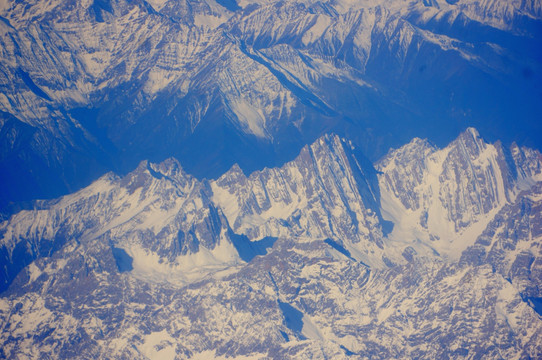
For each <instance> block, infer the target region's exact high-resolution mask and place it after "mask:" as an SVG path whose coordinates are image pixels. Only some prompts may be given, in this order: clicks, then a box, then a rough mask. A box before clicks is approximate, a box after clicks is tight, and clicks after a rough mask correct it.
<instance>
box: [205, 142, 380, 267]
mask: <svg viewBox="0 0 542 360" xmlns="http://www.w3.org/2000/svg"><path fill="white" fill-rule="evenodd" d="M356 155H357V156H358V157H356ZM356 155H355V151H354V149H353V148H352V145H350V144H348V143H346V142H345V141H344V140H341V139H340V138H339V137H338V136H336V135H335V136H324V137H322V138H320V139H319V140H317V141H316V142H315V143H314V144H312V145H311V146H307V147H305V148H303V150H301V153H300V154H299V156H298V157H297V158H296V159H295V160H294V161H292V162H289V163H287V164H285V165H284V166H283V167H281V168H275V169H265V170H263V171H258V172H254V173H252V174H251V175H250V176H249V177H248V178H247V177H246V176H245V175H244V174H243V173H242V172H241V170H240V169H239V168H237V167H235V168H233V169H231V170H230V171H229V172H227V173H226V174H224V175H223V176H222V177H220V178H219V179H218V180H216V181H214V182H212V184H211V188H212V190H213V200H214V201H215V203H216V204H217V205H218V206H219V207H221V208H222V209H224V213H225V215H226V216H227V218H228V220H229V222H230V224H232V227H233V229H234V231H236V232H237V233H242V234H245V235H247V236H248V237H249V239H252V240H257V239H261V238H263V237H296V238H306V239H322V240H323V239H326V238H332V239H336V240H337V241H339V242H340V243H343V245H345V247H346V248H347V249H348V250H350V251H351V252H353V253H355V255H356V257H358V258H359V257H361V258H362V259H363V261H366V262H369V263H372V262H374V259H371V258H375V257H376V256H374V252H375V251H377V252H381V249H382V248H383V242H382V237H383V231H382V224H381V221H380V220H381V218H380V217H379V215H380V212H379V207H378V204H379V200H380V199H379V192H378V187H377V182H376V180H377V179H376V173H375V171H374V169H373V168H372V166H371V165H370V164H367V163H364V161H366V160H365V159H364V158H363V157H362V156H360V155H361V154H359V153H358V154H356ZM369 254H371V255H369ZM376 258H377V257H376Z"/></svg>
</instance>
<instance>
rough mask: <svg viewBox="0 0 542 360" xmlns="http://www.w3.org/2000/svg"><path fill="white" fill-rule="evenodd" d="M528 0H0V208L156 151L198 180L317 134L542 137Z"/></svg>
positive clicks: (538, 35)
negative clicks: (470, 131) (472, 132)
mask: <svg viewBox="0 0 542 360" xmlns="http://www.w3.org/2000/svg"><path fill="white" fill-rule="evenodd" d="M541 49H542V3H541V1H540V0H383V1H376V0H355V1H354V0H329V1H328V0H323V1H317V0H288V1H280V0H241V1H239V2H236V0H149V1H145V0H25V1H19V0H17V1H16V0H1V1H0V59H1V61H0V149H1V150H0V182H1V184H2V186H1V187H0V212H1V213H3V214H4V217H5V216H8V215H9V214H11V213H13V212H16V211H17V210H20V209H22V208H29V207H30V205H28V204H26V205H25V203H23V201H30V200H34V199H36V198H55V197H58V196H60V195H65V194H67V193H69V192H73V191H75V190H78V189H80V188H82V187H84V186H87V185H89V184H90V183H91V182H92V181H93V180H96V179H97V178H98V177H99V176H101V175H103V174H104V173H106V172H108V171H115V172H116V173H119V174H126V173H128V172H129V171H131V170H132V169H133V168H135V167H136V166H137V164H138V163H139V162H141V161H143V160H150V161H153V162H161V161H163V160H165V159H167V158H169V157H172V156H173V157H175V158H177V159H179V161H181V163H182V164H183V167H184V168H185V169H186V170H187V171H188V172H189V173H190V174H193V175H194V176H196V177H197V178H198V179H202V178H213V179H216V178H217V177H219V176H221V175H222V174H223V173H225V172H226V171H227V170H228V169H229V168H230V167H231V166H233V165H234V164H238V165H239V166H240V168H241V169H243V171H245V172H247V173H252V172H253V171H255V170H261V169H263V168H264V167H265V166H267V167H277V166H281V165H283V164H284V163H285V162H288V161H291V160H292V159H293V158H294V157H295V156H296V155H297V154H298V153H299V151H300V150H301V149H302V147H303V146H304V145H306V144H310V143H313V142H314V141H315V140H316V139H317V138H319V137H320V136H322V135H324V134H326V133H335V134H338V135H339V136H343V137H347V138H348V139H349V140H350V141H352V142H353V143H354V145H355V146H357V147H358V148H360V149H361V150H362V151H363V152H364V153H365V154H366V156H367V157H368V158H369V159H371V160H373V161H375V160H377V159H379V158H380V157H381V156H383V155H385V154H386V153H387V151H388V150H389V148H390V147H399V146H401V145H403V144H404V143H407V142H408V141H410V140H411V139H412V138H414V137H420V138H428V139H429V140H431V141H432V142H434V143H435V144H437V145H438V146H440V147H444V146H446V145H447V144H448V143H449V142H450V141H452V140H453V139H454V138H455V137H456V136H457V135H458V134H459V133H460V132H462V131H463V130H464V129H466V128H467V127H469V126H474V127H476V128H477V129H479V130H480V131H482V133H484V134H485V136H486V137H487V138H488V139H489V140H490V141H497V140H501V141H503V143H504V144H507V145H509V144H511V143H512V142H514V141H515V142H516V143H518V144H519V145H520V146H528V147H531V148H538V149H540V148H542V137H541V136H540V134H541V133H542V123H541V122H540V114H541V113H542V87H541V85H540V84H542V65H541V64H542V51H541Z"/></svg>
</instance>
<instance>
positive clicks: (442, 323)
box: [0, 128, 542, 359]
mask: <svg viewBox="0 0 542 360" xmlns="http://www.w3.org/2000/svg"><path fill="white" fill-rule="evenodd" d="M541 209H542V155H541V154H540V152H538V151H536V150H532V149H528V148H525V147H518V146H517V145H515V144H514V145H512V146H511V147H510V148H506V147H504V146H503V145H502V144H501V143H499V142H497V143H494V144H489V143H487V142H485V141H484V140H483V139H482V138H481V137H480V135H479V134H478V132H477V131H476V130H475V129H473V128H469V129H467V130H466V131H465V132H463V133H462V134H461V135H460V136H459V137H458V138H457V139H455V140H454V141H453V142H451V143H450V144H449V145H448V146H446V147H445V148H442V149H440V148H438V147H436V146H434V145H431V144H430V143H429V142H428V141H426V140H420V139H419V138H415V139H414V140H412V141H411V142H410V143H408V144H406V145H404V146H402V147H400V148H398V149H392V150H391V151H390V152H389V153H388V154H387V155H386V156H384V157H383V158H382V159H381V160H379V161H378V162H377V163H375V164H374V165H373V164H371V163H370V162H369V161H368V160H367V158H365V157H364V156H363V154H362V153H361V152H360V151H359V150H358V149H356V148H355V147H354V146H353V145H352V144H351V143H350V142H349V141H347V140H344V139H342V138H340V137H339V136H337V135H325V136H323V137H321V138H319V139H317V140H316V141H315V142H314V143H313V144H311V145H310V146H305V147H304V148H303V149H302V150H301V152H300V153H299V155H298V156H297V157H296V158H295V159H294V160H293V161H291V162H288V163H286V164H284V165H283V166H282V167H279V168H265V169H263V170H261V171H256V172H253V173H252V174H250V175H249V176H247V175H246V174H245V173H244V172H243V171H242V170H241V169H240V168H239V167H238V166H233V167H232V168H231V169H230V170H229V171H227V172H226V173H225V174H224V175H222V176H221V177H220V178H218V179H217V180H212V181H209V180H202V181H200V180H197V179H196V178H194V177H193V176H191V175H189V174H188V173H187V172H186V171H185V170H183V168H182V166H181V164H180V163H179V162H178V161H177V160H175V159H168V160H165V161H164V162H161V163H151V162H148V161H144V162H141V163H140V164H139V166H138V167H137V168H136V169H135V170H133V171H132V172H130V173H128V174H127V175H125V176H122V177H119V176H117V175H114V174H113V173H109V174H107V175H104V176H102V177H101V178H100V179H98V180H97V181H95V182H93V183H92V184H91V185H90V186H88V187H86V188H84V189H82V190H80V191H78V192H76V193H73V194H71V195H67V196H64V197H61V198H59V199H56V200H51V201H40V202H35V203H34V208H33V209H30V210H24V211H21V212H19V213H17V214H14V215H13V216H11V217H10V218H9V220H7V221H4V222H3V223H2V224H1V225H0V234H1V247H0V256H2V258H1V263H2V264H3V267H2V269H1V271H2V273H1V275H0V276H1V278H0V279H1V281H2V282H1V283H0V286H1V289H2V291H3V292H2V297H1V298H0V328H1V329H2V330H1V333H0V343H2V344H3V346H2V356H4V357H6V358H21V357H24V358H45V357H52V358H74V357H75V358H115V359H116V358H118V359H122V358H132V359H148V358H151V359H209V358H232V357H234V358H241V359H252V358H254V359H267V358H273V359H289V358H302V359H313V358H314V359H323V358H334V359H335V358H336V359H341V358H354V359H389V358H426V359H429V358H431V359H433V358H453V359H473V358H496V359H501V358H504V359H515V358H517V359H529V358H532V359H536V358H540V356H542V318H541V314H542V313H541V311H542V309H541V304H542V286H541V285H542V284H541V281H542V250H541V244H542V218H541V217H542V211H541Z"/></svg>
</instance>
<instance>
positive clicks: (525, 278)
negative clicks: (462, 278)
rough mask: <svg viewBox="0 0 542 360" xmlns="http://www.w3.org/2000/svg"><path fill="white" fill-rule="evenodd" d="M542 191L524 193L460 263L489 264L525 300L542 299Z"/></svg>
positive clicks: (493, 223)
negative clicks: (507, 280)
mask: <svg viewBox="0 0 542 360" xmlns="http://www.w3.org/2000/svg"><path fill="white" fill-rule="evenodd" d="M541 195H542V187H541V184H540V182H538V183H537V185H535V186H533V187H532V188H531V189H530V190H526V191H522V192H521V193H520V194H519V195H518V196H517V198H516V199H515V201H514V202H513V203H510V204H507V205H506V206H505V207H503V209H502V210H501V211H500V212H499V213H498V214H497V215H496V216H495V218H494V219H493V220H492V221H491V222H490V223H489V224H488V226H487V228H486V229H485V230H484V232H483V233H482V234H481V235H480V236H479V237H478V239H476V243H475V244H474V245H473V246H471V247H469V248H468V249H467V250H465V252H464V253H463V255H462V257H461V262H465V263H467V264H476V265H480V264H490V265H491V266H492V267H493V268H494V269H495V270H496V271H498V272H499V273H501V274H502V275H503V276H504V277H506V278H507V279H509V280H510V281H511V282H512V283H513V284H514V285H515V286H516V288H518V289H519V290H520V292H521V294H522V296H524V297H526V298H535V299H538V298H542V287H541V274H542V253H541V249H540V241H541V240H542V231H541V224H542V219H541V216H542V211H541V210H542V197H541Z"/></svg>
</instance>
